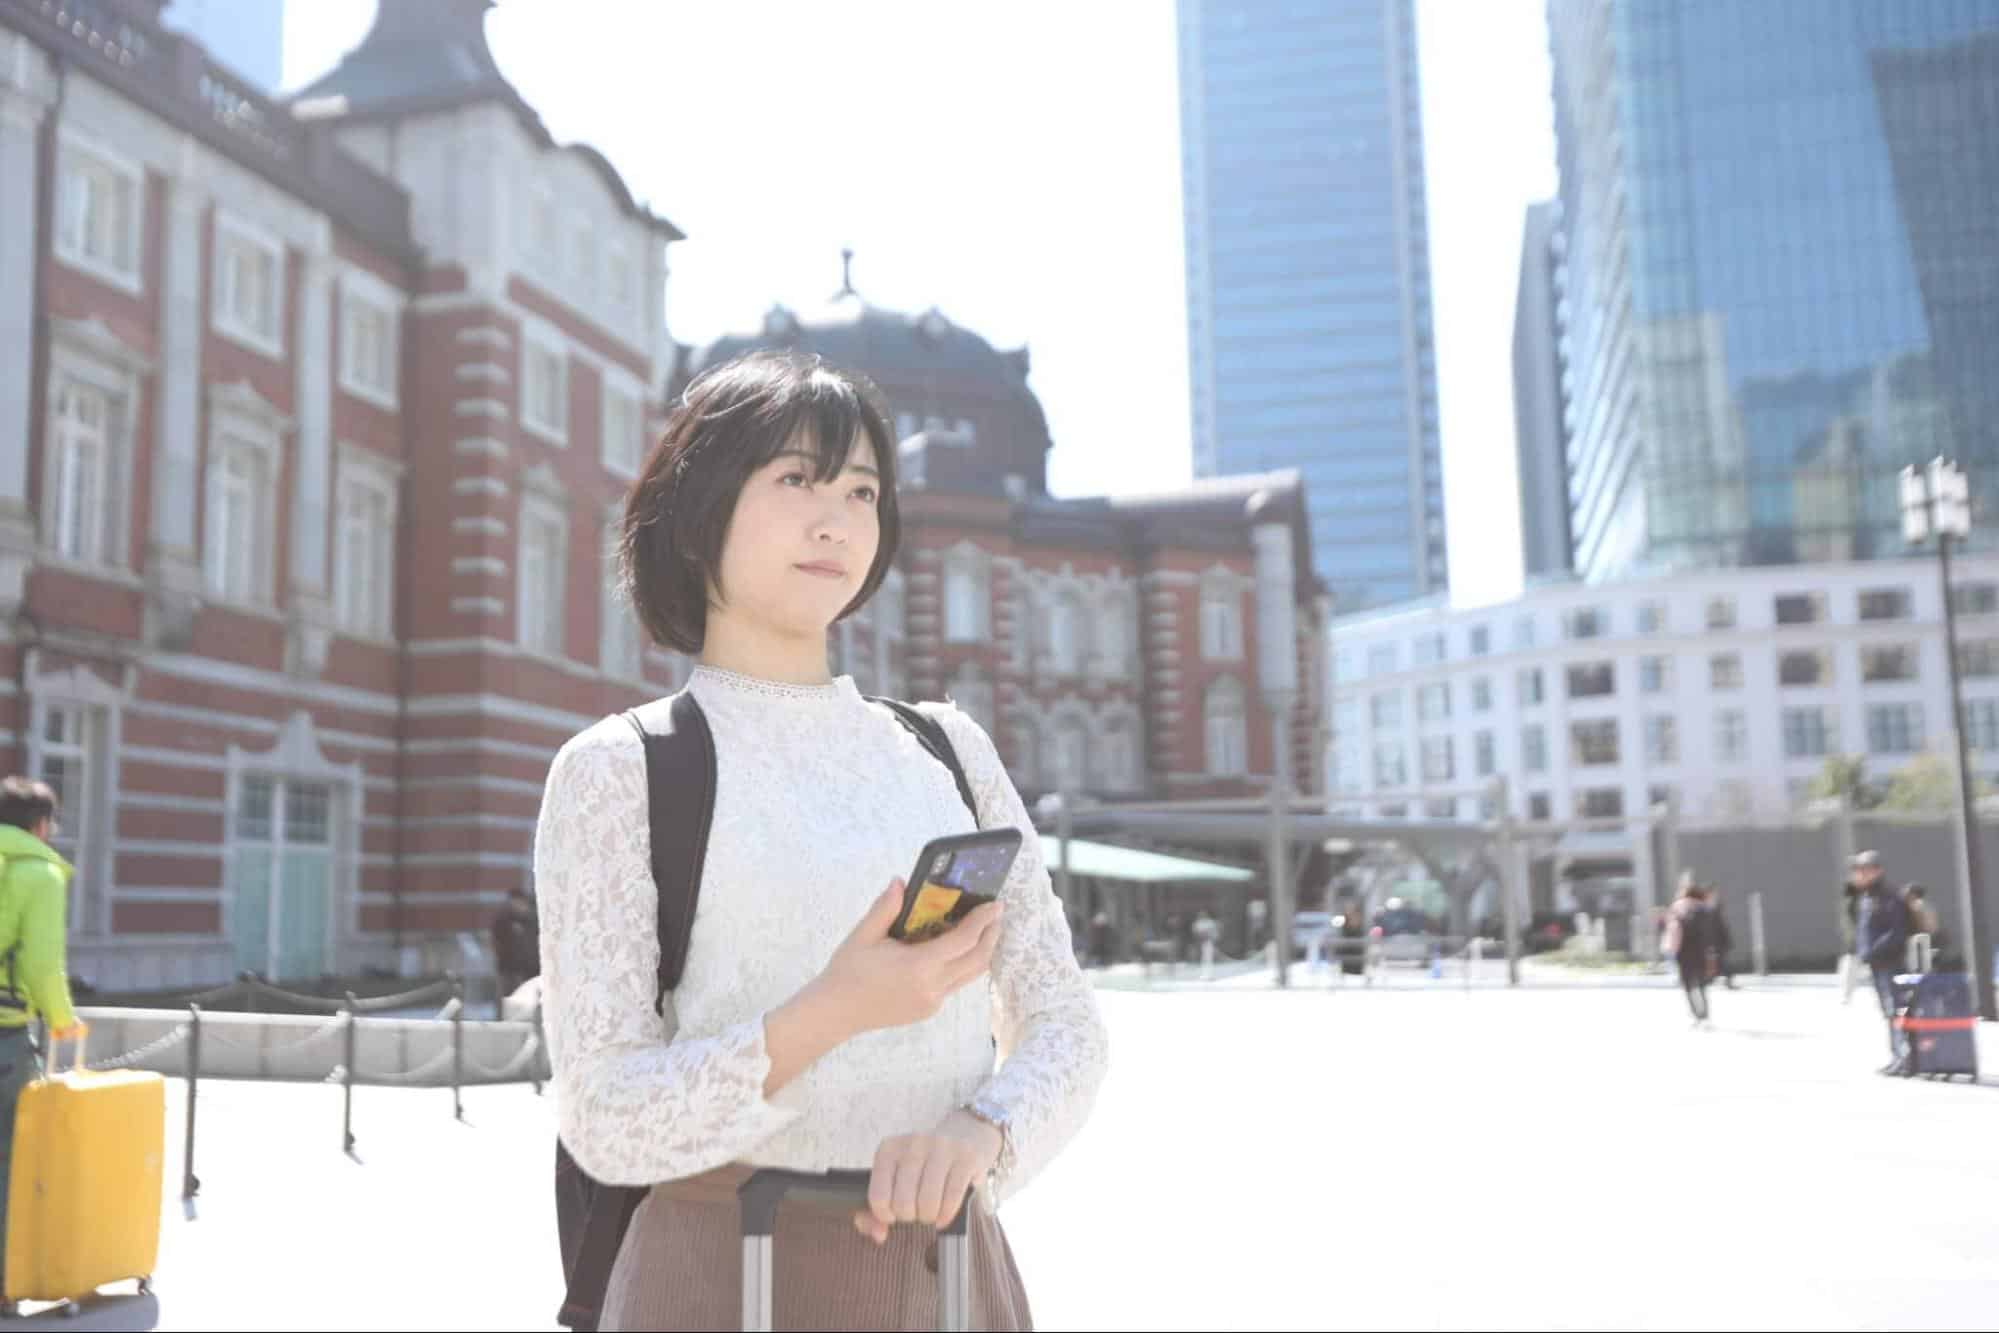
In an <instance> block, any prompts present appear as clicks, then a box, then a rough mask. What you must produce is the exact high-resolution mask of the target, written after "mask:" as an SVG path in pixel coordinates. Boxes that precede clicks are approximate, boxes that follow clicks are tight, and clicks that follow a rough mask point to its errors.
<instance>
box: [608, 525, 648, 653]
mask: <svg viewBox="0 0 1999 1333" xmlns="http://www.w3.org/2000/svg"><path fill="white" fill-rule="evenodd" d="M624 512H625V507H624V506H623V505H622V504H619V503H615V502H614V503H612V504H610V505H607V506H606V507H605V509H604V518H603V528H602V538H601V540H600V541H599V542H598V546H599V548H600V556H601V559H602V561H603V569H602V572H601V574H600V576H599V578H598V583H599V585H600V587H601V589H602V593H601V595H600V596H599V598H598V623H597V669H598V670H600V671H602V672H603V673H604V674H605V675H607V676H609V677H611V678H612V679H614V680H630V681H639V680H644V679H645V660H646V639H645V630H644V629H643V628H642V627H641V626H640V625H639V618H638V613H637V612H636V611H635V610H633V609H632V604H631V600H630V599H629V598H628V597H626V595H625V586H624V580H622V579H621V578H619V577H618V532H619V527H620V525H621V524H622V523H623V521H624Z"/></svg>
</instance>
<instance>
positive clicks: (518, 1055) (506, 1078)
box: [80, 976, 548, 1219]
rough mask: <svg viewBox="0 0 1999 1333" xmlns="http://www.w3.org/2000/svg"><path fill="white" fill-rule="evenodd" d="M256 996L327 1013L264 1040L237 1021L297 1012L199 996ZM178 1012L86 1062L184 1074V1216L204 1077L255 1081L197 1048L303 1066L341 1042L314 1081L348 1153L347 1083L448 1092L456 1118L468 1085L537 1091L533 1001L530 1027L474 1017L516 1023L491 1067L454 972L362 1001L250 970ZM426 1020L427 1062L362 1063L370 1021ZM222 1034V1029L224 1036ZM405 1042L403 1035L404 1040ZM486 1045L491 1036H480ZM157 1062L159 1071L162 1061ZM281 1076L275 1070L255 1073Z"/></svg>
mask: <svg viewBox="0 0 1999 1333" xmlns="http://www.w3.org/2000/svg"><path fill="white" fill-rule="evenodd" d="M258 996H263V997H265V998H270V999H276V1000H281V1001H282V1002H283V1003H285V1004H287V1005H290V1006H294V1007H296V1008H304V1009H308V1010H312V1011H314V1012H318V1013H323V1014H325V1015H326V1018H325V1021H324V1022H321V1023H319V1024H318V1025H317V1026H315V1027H314V1028H313V1029H312V1030H311V1031H310V1032H307V1033H306V1034H305V1035H303V1036H302V1037H298V1038H296V1039H294V1040H291V1041H288V1042H285V1043H284V1044H283V1045H281V1046H277V1047H273V1046H272V1045H271V1044H270V1043H269V1041H268V1040H266V1039H265V1038H267V1037H268V1035H269V1034H268V1032H263V1033H261V1034H260V1035H259V1036H258V1038H256V1039H255V1040H253V1041H249V1042H246V1041H244V1040H242V1038H241V1037H240V1035H236V1034H240V1032H241V1031H242V1030H243V1029H244V1028H245V1027H246V1026H248V1027H252V1028H266V1029H268V1028H274V1027H276V1026H277V1025H280V1024H283V1023H285V1022H286V1021H287V1020H288V1019H290V1020H295V1019H297V1018H298V1015H297V1014H296V1013H293V1014H284V1015H264V1014H242V1013H235V1014H228V1015H227V1016H226V1019H225V1018H222V1017H218V1015H216V1014H213V1013H206V1014H205V1013H204V1012H203V1004H204V1001H206V1002H208V1003H211V1004H212V1003H225V1002H229V1001H233V1000H242V999H246V998H247V999H251V1000H253V1001H254V999H255V998H257V997H258ZM440 996H443V997H447V998H446V1000H445V1004H444V1006H443V1007H442V1008H441V1009H440V1010H439V1011H438V1013H437V1014H436V1015H435V1016H434V1017H433V1018H431V1019H427V1020H409V1019H395V1018H384V1017H374V1018H370V1017H368V1016H367V1015H368V1014H369V1013H370V1012H373V1013H375V1014H377V1015H379V1014H380V1012H381V1011H382V1010H386V1009H407V1008H410V1007H412V1006H414V1005H417V1004H420V1003H426V1002H428V1001H429V1000H432V999H436V998H438V997H440ZM185 1008H186V1011H187V1017H186V1018H185V1019H183V1020H181V1021H180V1022H178V1023H176V1024H175V1025H174V1026H173V1027H171V1028H170V1029H168V1030H167V1031H166V1032H164V1033H161V1034H160V1035H159V1036H157V1037H154V1038H152V1039H151V1040H148V1041H145V1042H143V1043H141V1044H140V1045H138V1046H135V1047H133V1048H132V1049H130V1050H127V1051H123V1052H121V1053H119V1054H117V1055H114V1056H110V1057H108V1058H103V1059H96V1058H93V1059H90V1060H89V1061H88V1067H89V1068H91V1069H93V1070H112V1069H152V1070H154V1071H155V1072H160V1073H171V1074H174V1075H177V1076H179V1077H183V1078H185V1079H186V1080H187V1124H186V1138H185V1142H184V1143H183V1145H182V1158H181V1206H182V1207H183V1209H184V1210H185V1211H186V1214H187V1216H188V1217H189V1218H190V1219H192V1218H193V1217H194V1215H195V1203H194V1201H195V1196H196V1195H198V1194H199V1193H200V1191H201V1180H200V1178H199V1177H198V1176H196V1175H195V1172H194V1151H195V1122H196V1112H197V1109H198V1099H199V1096H200V1091H201V1081H202V1079H203V1078H204V1077H208V1078H235V1079H246V1078H247V1079H255V1078H258V1077H260V1075H258V1074H245V1073H242V1072H235V1073H217V1072H215V1071H214V1068H213V1064H212V1063H204V1052H205V1051H206V1052H207V1053H208V1054H209V1055H210V1056H214V1055H217V1054H223V1053H224V1052H233V1053H234V1055H235V1056H236V1058H235V1059H234V1060H233V1061H232V1060H231V1058H230V1056H229V1055H227V1054H223V1059H222V1060H221V1061H220V1063H222V1064H223V1065H224V1066H228V1065H230V1064H232V1063H233V1064H235V1065H236V1066H238V1067H239V1068H240V1067H241V1066H243V1064H244V1063H245V1059H244V1057H245V1056H246V1055H247V1056H249V1057H250V1058H252V1059H254V1060H255V1061H257V1062H258V1063H259V1066H260V1067H261V1068H268V1067H269V1066H270V1064H271V1063H272V1061H273V1060H274V1059H279V1060H289V1061H291V1062H294V1063H300V1064H303V1063H304V1057H305V1054H306V1052H307V1051H308V1050H309V1049H310V1048H314V1047H318V1046H321V1045H323V1044H325V1043H327V1042H328V1041H329V1040H331V1039H333V1038H335V1037H337V1038H338V1039H339V1040H340V1043H341V1055H340V1059H339V1061H338V1062H337V1063H335V1064H334V1065H333V1066H332V1067H331V1068H330V1069H329V1070H328V1071H327V1072H326V1073H325V1075H324V1076H323V1078H322V1079H321V1080H320V1081H323V1082H327V1083H337V1084H339V1085H340V1088H341V1110H340V1146H341V1151H342V1152H345V1153H347V1154H349V1155H350V1156H351V1155H352V1154H353V1152H354V1145H355V1141H356V1140H355V1135H354V1089H355V1088H356V1087H363V1086H375V1087H402V1088H411V1087H429V1088H443V1087H449V1088H450V1089H451V1114H452V1117H453V1118H454V1119H457V1120H461V1121H462V1120H463V1119H464V1118H465V1103H464V1089H465V1086H466V1085H467V1084H468V1083H471V1084H477V1085H481V1086H484V1085H491V1084H502V1083H531V1084H533V1086H534V1090H535V1092H536V1093H537V1094H539V1093H540V1092H541V1089H542V1083H543V1082H544V1081H545V1079H546V1076H547V1070H548V1064H547V1055H546V1040H545V1038H544V1035H543V1031H542V1014H541V1007H540V1005H539V1004H537V1005H536V1006H535V1011H534V1016H533V1019H532V1021H531V1022H530V1023H529V1024H525V1025H523V1024H506V1023H485V1022H475V1024H474V1027H475V1028H478V1029H484V1031H483V1032H482V1033H481V1035H487V1036H495V1037H500V1038H504V1037H505V1036H506V1035H507V1031H506V1030H507V1029H509V1028H512V1029H519V1028H522V1027H525V1029H526V1030H525V1032H523V1033H522V1034H521V1039H520V1044H519V1046H518V1048H517V1049H515V1050H514V1051H513V1053H512V1054H511V1055H510V1056H508V1057H507V1058H505V1059H504V1060H502V1061H501V1062H500V1063H499V1064H497V1065H490V1064H486V1063H484V1062H482V1061H480V1060H477V1059H474V1058H473V1057H472V1055H471V1054H470V1053H468V1051H467V1049H466V1023H465V983H464V981H463V980H462V979H461V978H458V977H456V976H447V977H446V978H445V979H443V980H442V981H438V982H433V983H430V984H428V985H425V986H421V987H418V988H417V989H414V990H410V991H404V992H402V993H400V994H396V995H384V996H377V997H374V998H372V999H367V1000H363V999H361V998H359V997H358V996H356V995H355V994H353V993H352V992H351V991H350V992H349V993H347V994H346V995H344V996H341V997H340V998H338V999H329V998H328V997H326V996H320V995H307V994H303V993H301V992H297V991H288V990H284V989H283V988H281V987H277V986H273V985H271V984H269V983H268V982H265V981H263V980H261V979H259V978H256V977H246V978H243V979H241V980H238V981H235V982H232V983H230V984H229V985H227V986H221V987H217V988H216V989H214V990H211V991H206V992H203V993H202V994H201V995H200V996H195V997H190V998H189V1000H188V1002H187V1004H186V1006H185ZM145 1012H147V1011H140V1010H109V1009H93V1008H89V1007H86V1008H84V1009H82V1010H81V1011H80V1013H81V1016H82V1017H84V1018H85V1019H86V1021H92V1022H93V1023H101V1024H102V1025H104V1026H107V1027H108V1026H111V1025H112V1024H113V1023H114V1022H119V1021H130V1020H124V1018H123V1016H124V1015H128V1014H141V1013H145ZM413 1022H414V1023H420V1024H429V1023H437V1022H447V1023H449V1024H450V1025H451V1035H450V1040H449V1041H448V1042H447V1043H444V1044H442V1045H441V1046H440V1049H439V1050H438V1051H437V1052H435V1053H434V1054H432V1055H431V1056H430V1057H429V1058H428V1059H426V1060H423V1061H420V1062H418V1063H416V1064H414V1065H412V1066H410V1067H408V1068H401V1069H387V1068H383V1067H380V1066H379V1065H378V1066H377V1067H374V1068H364V1067H363V1060H362V1057H361V1045H360V1039H361V1035H362V1033H363V1032H364V1031H367V1030H368V1029H369V1028H371V1027H373V1028H377V1029H380V1030H383V1031H385V1032H396V1031H398V1030H399V1031H400V1033H401V1035H403V1036H404V1037H405V1038H407V1036H408V1031H409V1028H410V1026H411V1025H412V1023H413ZM225 1034H229V1035H225ZM183 1044H185V1045H186V1047H187V1051H186V1054H185V1057H184V1058H181V1059H170V1058H169V1057H170V1054H171V1053H173V1052H175V1050H176V1048H178V1047H180V1046H181V1045H183ZM404 1044H405V1045H406V1044H407V1042H405V1043H404ZM482 1044H486V1045H490V1044H491V1043H490V1042H487V1043H482ZM162 1066H164V1068H163V1067H162ZM264 1076H267V1077H282V1075H264Z"/></svg>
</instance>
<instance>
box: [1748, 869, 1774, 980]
mask: <svg viewBox="0 0 1999 1333" xmlns="http://www.w3.org/2000/svg"><path fill="white" fill-rule="evenodd" d="M1767 938H1768V937H1767V936H1765V935H1764V933H1763V891H1762V890H1761V889H1757V890H1754V891H1752V892H1751V893H1750V895H1749V958H1750V962H1751V964H1753V965H1754V966H1755V968H1756V975H1757V976H1759V977H1767V976H1769V975H1770V949H1769V946H1768V944H1767V943H1766V942H1765V941H1766V939H1767Z"/></svg>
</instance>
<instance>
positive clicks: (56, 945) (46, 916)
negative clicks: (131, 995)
mask: <svg viewBox="0 0 1999 1333" xmlns="http://www.w3.org/2000/svg"><path fill="white" fill-rule="evenodd" d="M74 873H75V872H74V871H73V870H72V869H71V867H70V864H69V862H67V861H65V860H63V859H62V857H60V856H58V855H56V851H55V849H54V848H53V847H51V846H49V845H48V844H47V843H45V842H43V841H42V840H41V839H40V838H37V837H36V836H35V835H34V834H32V833H30V832H28V831H27V830H26V829H24V828H17V827H15V826H14V825H12V824H0V1028H5V1027H20V1026H22V1025H24V1024H25V1023H27V1021H28V1019H29V1018H30V1017H31V1016H32V1015H34V1014H40V1015H41V1016H42V1019H43V1021H44V1022H46V1023H47V1024H48V1025H49V1026H50V1027H52V1028H66V1027H68V1026H69V1025H70V1024H72V1023H74V1022H75V1021H76V1010H75V1008H74V1006H73V1005H72V1004H71V1002H70V998H69V972H68V970H67V969H66V967H65V966H64V963H63V957H64V954H65V951H66V945H67V936H66V934H65V929H66V928H65V924H64V920H63V918H64V917H65V916H67V915H68V912H69V879H70V876H71V875H72V874H74ZM10 983H11V986H12V993H11V994H9V993H8V987H9V985H10ZM24 1004H25V1006H26V1007H25V1008H23V1007H22V1006H23V1005H24Z"/></svg>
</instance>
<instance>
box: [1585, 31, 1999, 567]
mask: <svg viewBox="0 0 1999 1333" xmlns="http://www.w3.org/2000/svg"><path fill="white" fill-rule="evenodd" d="M1548 19H1549V34H1550V38H1551V41H1552V44H1553V48H1554V69H1555V122H1556V138H1557V145H1558V152H1559V157H1560V167H1561V179H1562V185H1561V204H1562V207H1561V219H1562V221H1561V226H1562V228H1563V232H1564V238H1563V239H1564V242H1565V244H1564V252H1563V253H1564V259H1563V262H1564V264H1565V266H1566V269H1565V274H1564V277H1565V282H1566V286H1565V290H1564V305H1563V311H1562V314H1563V320H1562V327H1563V333H1562V336H1563V339H1564V348H1563V350H1564V356H1563V366H1564V372H1563V373H1564V383H1563V389H1564V412H1565V425H1566V437H1567V441H1568V475H1569V504H1570V514H1571V521H1572V527H1573V539H1574V544H1575V557H1576V567H1577V569H1578V571H1579V572H1581V573H1582V574H1583V575H1584V576H1585V577H1588V578H1601V577H1606V576H1611V575H1616V574H1620V573H1623V572H1627V571H1652V570H1663V569H1678V568H1690V567H1702V566H1718V565H1738V564H1771V563H1785V562H1791V561H1817V560H1848V559H1865V558H1868V557H1872V556H1881V555H1893V554H1900V553H1902V551H1903V550H1904V548H1903V545H1902V539H1901V529H1900V515H1899V512H1898V509H1897V494H1896V484H1895V478H1896V473H1897V471H1898V470H1899V469H1900V468H1901V466H1902V465H1903V464H1904V463H1911V462H1921V461H1924V460H1927V459H1929V458H1931V457H1933V456H1935V455H1938V454H1943V455H1949V456H1953V457H1956V458H1958V459H1960V460H1962V461H1963V462H1964V464H1965V465H1966V468H1967V470H1968V471H1969V472H1970V475H1971V485H1972V491H1973V495H1974V497H1983V500H1984V504H1985V509H1986V510H1987V512H1999V511H1994V510H1993V506H1994V505H1995V504H1999V0H1921V3H1882V0H1757V2H1756V3H1753V4H1745V3H1741V0H1549V4H1548ZM1985 526H1986V532H1985V533H1984V534H1982V535H1983V536H1988V537H1989V533H1990V527H1989V522H1988V524H1987V525H1985Z"/></svg>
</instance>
